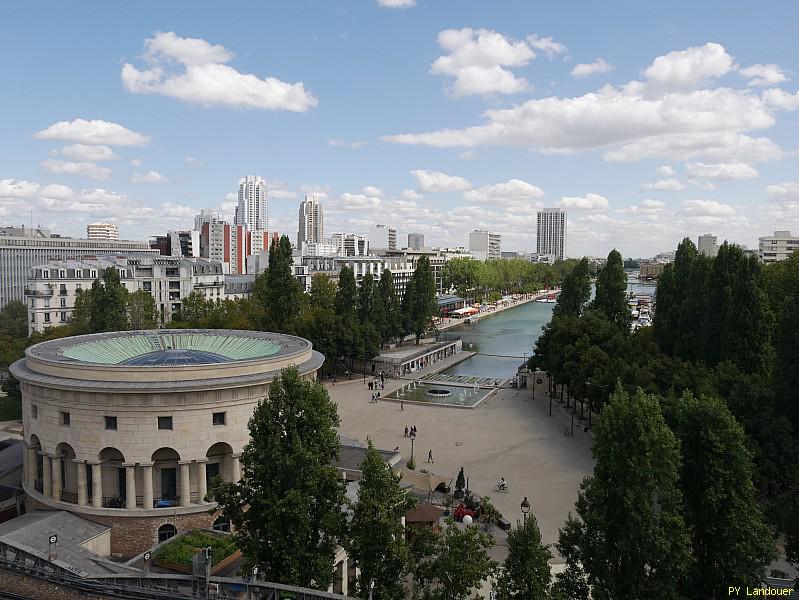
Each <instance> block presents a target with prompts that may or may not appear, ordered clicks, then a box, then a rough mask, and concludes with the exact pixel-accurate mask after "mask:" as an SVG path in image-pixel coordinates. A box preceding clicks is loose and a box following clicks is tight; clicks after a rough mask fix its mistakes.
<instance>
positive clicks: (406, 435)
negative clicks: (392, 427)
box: [403, 425, 408, 437]
mask: <svg viewBox="0 0 799 600" xmlns="http://www.w3.org/2000/svg"><path fill="white" fill-rule="evenodd" d="M403 437H408V426H407V425H406V426H405V435H404V436H403Z"/></svg>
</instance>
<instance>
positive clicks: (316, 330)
mask: <svg viewBox="0 0 799 600" xmlns="http://www.w3.org/2000/svg"><path fill="white" fill-rule="evenodd" d="M340 331H341V325H340V320H339V317H338V315H337V314H336V284H335V283H334V282H333V280H331V279H330V277H328V276H327V275H324V274H322V273H317V274H316V275H314V276H313V277H312V278H311V290H310V292H309V293H308V302H307V303H306V304H305V306H304V307H303V312H302V315H301V318H300V332H301V333H302V335H304V336H305V337H306V338H308V339H309V340H311V342H312V343H313V345H314V348H316V349H317V350H318V351H319V352H321V353H322V354H324V355H325V365H327V366H328V367H329V366H330V365H331V364H335V360H336V359H337V358H338V357H339V356H341V355H340V354H339V353H338V352H339V339H338V335H339V333H340Z"/></svg>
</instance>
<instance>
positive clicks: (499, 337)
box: [444, 302, 555, 379]
mask: <svg viewBox="0 0 799 600" xmlns="http://www.w3.org/2000/svg"><path fill="white" fill-rule="evenodd" d="M554 307H555V305H554V304H545V303H542V302H528V303H526V304H522V305H520V306H516V307H514V308H509V309H507V310H503V311H502V312H499V313H497V314H495V315H492V316H490V317H482V318H481V319H480V320H479V321H477V323H468V324H467V323H464V324H462V325H457V326H455V327H452V328H450V329H447V330H446V334H447V337H450V336H451V337H460V338H461V339H462V340H463V349H464V350H471V351H473V352H479V353H480V354H475V355H474V356H472V357H470V358H468V359H466V360H465V361H463V362H460V363H458V364H457V365H454V366H452V367H450V368H449V369H447V370H446V371H444V373H448V374H452V375H476V376H478V377H491V378H497V379H506V378H510V377H514V376H515V375H516V369H518V368H519V365H520V364H522V361H523V360H524V355H525V354H526V355H527V356H530V355H531V354H532V351H533V346H534V345H535V343H536V341H537V340H538V336H539V335H541V330H542V329H543V327H544V325H546V324H547V323H549V320H550V319H551V318H552V309H553V308H554ZM470 345H471V346H470Z"/></svg>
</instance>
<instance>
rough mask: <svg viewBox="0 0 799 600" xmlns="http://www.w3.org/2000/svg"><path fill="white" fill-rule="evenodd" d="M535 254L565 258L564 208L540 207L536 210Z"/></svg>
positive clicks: (557, 258)
mask: <svg viewBox="0 0 799 600" xmlns="http://www.w3.org/2000/svg"><path fill="white" fill-rule="evenodd" d="M535 244H536V250H535V252H536V254H544V255H551V256H554V257H555V260H563V259H564V258H566V210H565V209H563V208H542V209H541V210H539V211H538V220H537V237H536V242H535Z"/></svg>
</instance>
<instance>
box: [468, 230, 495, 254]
mask: <svg viewBox="0 0 799 600" xmlns="http://www.w3.org/2000/svg"><path fill="white" fill-rule="evenodd" d="M469 252H471V254H472V256H474V257H475V258H476V259H478V260H496V259H498V258H502V236H501V235H500V234H498V233H491V232H489V231H483V230H480V229H475V230H474V231H472V232H471V233H470V234H469Z"/></svg>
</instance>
